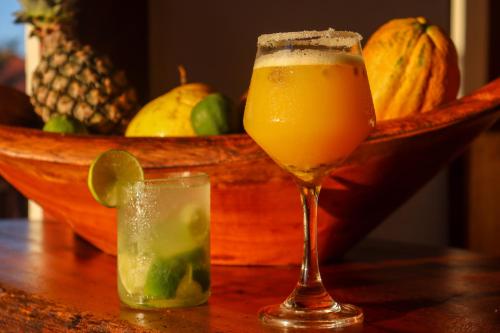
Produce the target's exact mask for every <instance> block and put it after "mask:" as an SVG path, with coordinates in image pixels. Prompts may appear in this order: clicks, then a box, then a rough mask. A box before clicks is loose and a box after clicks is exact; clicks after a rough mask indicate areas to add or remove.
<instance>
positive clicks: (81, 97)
mask: <svg viewBox="0 0 500 333" xmlns="http://www.w3.org/2000/svg"><path fill="white" fill-rule="evenodd" d="M42 54H43V55H42V58H41V59H40V63H39V64H38V66H37V68H36V69H35V71H34V73H33V77H32V94H31V103H32V104H33V106H34V108H35V112H36V113H37V114H39V115H40V116H41V117H42V119H43V120H44V122H47V121H48V120H49V119H50V118H51V117H52V116H53V115H55V114H64V115H68V116H72V117H74V118H76V119H78V120H80V121H81V122H82V123H84V124H85V126H86V127H87V128H88V129H89V130H90V131H91V132H94V133H98V134H109V133H122V132H123V130H124V129H125V128H126V126H127V124H128V122H129V120H130V119H131V118H132V116H133V115H134V114H135V112H136V111H137V109H138V103H137V97H136V94H135V91H134V89H133V88H131V87H130V86H129V85H128V82H127V79H126V77H125V74H124V72H123V71H117V70H115V68H114V67H113V65H112V64H111V62H110V61H109V60H108V58H106V57H103V56H100V55H98V54H97V53H96V52H95V51H94V50H93V49H92V48H91V47H90V46H88V45H87V46H84V47H81V46H80V45H79V43H77V42H74V41H64V42H62V43H59V44H58V45H57V46H56V47H54V48H51V49H50V50H47V49H46V50H45V52H43V53H42Z"/></svg>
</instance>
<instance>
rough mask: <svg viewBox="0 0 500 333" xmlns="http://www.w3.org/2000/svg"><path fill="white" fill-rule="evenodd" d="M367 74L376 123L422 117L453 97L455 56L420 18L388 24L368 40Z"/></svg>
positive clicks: (456, 79)
mask: <svg viewBox="0 0 500 333" xmlns="http://www.w3.org/2000/svg"><path fill="white" fill-rule="evenodd" d="M363 56H364V58H365V64H366V69H367V72H368V79H369V80H370V88H371V91H372V95H373V103H374V105H375V112H376V114H377V121H379V120H387V119H393V118H400V117H406V116H409V115H412V114H415V113H421V112H427V111H430V110H432V109H434V108H435V107H436V106H439V105H441V104H443V103H446V102H449V101H452V100H454V99H455V98H456V96H457V91H458V87H459V84H460V73H459V70H458V60H457V52H456V50H455V46H454V45H453V42H452V41H451V39H450V38H449V37H448V36H447V35H446V33H445V32H444V31H443V30H441V29H440V28H439V27H437V26H435V25H431V24H429V23H428V22H427V21H426V19H425V18H423V17H417V18H406V19H396V20H392V21H389V22H388V23H386V24H384V25H383V26H382V27H380V28H379V29H378V30H377V31H376V32H375V33H374V34H373V35H372V36H371V37H370V40H368V43H367V44H366V46H365V48H364V50H363Z"/></svg>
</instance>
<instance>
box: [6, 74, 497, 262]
mask: <svg viewBox="0 0 500 333" xmlns="http://www.w3.org/2000/svg"><path fill="white" fill-rule="evenodd" d="M499 109H500V79H497V80H495V81H493V82H491V83H490V84H488V85H486V86H484V87H483V88H481V89H479V90H477V91H476V92H474V93H473V94H471V95H470V96H468V97H465V98H462V99H460V100H458V101H455V102H453V103H450V104H448V105H446V106H443V107H442V108H440V109H439V110H433V111H431V112H428V113H425V114H419V115H416V116H413V117H410V118H406V119H400V120H391V121H386V122H380V123H379V124H378V125H377V130H376V131H375V132H374V133H373V134H372V135H371V136H370V137H369V138H368V139H367V140H366V142H364V143H363V144H362V145H361V146H360V147H359V149H358V150H357V151H356V152H355V153H354V154H353V155H352V156H351V157H350V159H349V160H347V161H346V162H345V163H344V164H343V165H342V166H341V167H340V168H339V169H338V170H337V171H336V172H335V173H334V174H332V175H331V177H330V178H329V179H328V180H327V181H326V182H325V184H324V186H323V190H322V192H321V196H320V211H319V228H318V230H319V255H320V258H321V260H322V261H327V260H331V259H333V258H336V257H339V256H341V255H342V254H343V253H344V252H345V251H347V250H348V249H349V248H350V247H351V246H352V245H354V244H355V243H356V242H357V241H359V240H360V239H361V238H363V237H364V236H365V235H366V234H367V233H368V232H370V231H371V230H372V229H373V228H374V227H375V226H376V225H378V224H379V223H380V222H381V221H383V219H384V218H385V217H386V216H388V215H389V214H390V213H391V212H392V211H394V210H395V209H396V208H397V207H398V206H399V205H401V204H402V203H403V202H404V201H406V200H407V199H408V198H409V197H410V196H411V195H412V194H413V193H414V192H416V191H417V190H418V189H419V188H420V187H422V186H423V185H424V184H425V183H426V182H427V181H428V180H429V179H431V178H432V177H433V176H434V175H435V174H436V173H437V172H438V171H439V170H440V169H441V168H442V167H443V166H445V165H446V164H447V163H448V162H449V161H450V160H451V159H452V158H454V157H455V156H457V155H458V154H459V153H460V152H462V151H463V150H464V148H465V147H466V146H467V145H468V144H469V143H470V142H471V141H472V140H473V139H474V138H475V137H476V136H477V135H479V134H480V133H481V132H482V131H484V130H485V129H487V128H488V127H489V126H491V125H492V124H493V123H494V122H495V121H496V120H497V119H498V118H499V116H500V112H499ZM111 148H119V149H125V150H128V151H130V152H132V153H133V154H134V155H136V156H137V157H138V158H139V160H140V161H141V163H142V165H143V167H144V169H145V172H146V175H147V176H148V177H161V176H162V175H164V174H165V173H168V172H172V171H179V170H194V171H203V172H206V173H208V174H209V175H210V178H211V183H212V233H211V237H212V238H211V241H212V261H213V263H216V264H265V265H267V264H273V265H275V264H292V263H293V264H296V263H299V262H300V258H301V251H302V221H301V216H302V212H301V208H300V201H299V195H298V191H297V189H296V187H295V185H294V183H293V181H292V179H291V177H290V176H288V175H287V174H286V173H285V172H283V171H282V170H281V169H280V168H279V167H277V166H276V164H275V163H274V162H272V161H271V160H270V159H269V158H268V157H267V155H266V154H265V153H264V152H263V151H262V150H261V149H260V148H259V147H258V146H257V145H256V144H255V143H254V142H253V141H252V140H251V139H250V138H249V137H248V136H247V135H228V136H214V137H197V138H124V137H104V136H90V137H89V136H73V135H66V136H64V135H59V134H51V133H45V132H42V131H40V130H36V129H29V128H21V127H14V126H6V125H0V174H1V175H2V176H3V177H4V178H5V179H7V180H8V181H9V182H10V183H11V184H13V185H14V186H15V187H16V188H17V189H18V190H19V191H21V192H22V193H23V194H24V195H25V196H26V197H28V198H30V199H32V200H34V201H35V202H37V203H38V204H40V205H41V206H42V207H43V208H44V211H45V213H46V214H47V215H48V216H50V217H51V218H54V219H56V220H59V221H65V222H66V223H69V225H71V227H72V228H73V230H74V231H75V232H76V233H77V234H78V235H80V236H81V237H83V238H85V239H86V240H88V241H89V242H91V243H92V244H94V245H95V246H97V247H98V248H100V249H102V250H103V251H105V252H107V253H110V254H114V253H115V251H116V222H115V210H114V209H107V208H104V207H102V206H100V205H99V204H97V203H96V202H95V201H94V199H93V198H92V197H91V195H90V193H89V191H88V189H87V183H86V179H87V171H88V168H89V165H90V163H91V161H92V160H93V159H94V157H96V156H97V155H98V154H99V153H101V152H102V151H105V150H108V149H111Z"/></svg>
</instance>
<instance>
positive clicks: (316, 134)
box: [244, 49, 375, 183]
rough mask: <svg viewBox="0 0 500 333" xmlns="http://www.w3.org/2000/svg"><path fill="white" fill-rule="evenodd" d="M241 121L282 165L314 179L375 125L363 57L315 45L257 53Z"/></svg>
mask: <svg viewBox="0 0 500 333" xmlns="http://www.w3.org/2000/svg"><path fill="white" fill-rule="evenodd" d="M244 124H245V129H246V131H247V132H248V134H249V135H250V136H251V137H252V138H253V139H254V140H255V141H256V142H257V143H258V144H259V145H260V146H261V147H262V149H264V150H265V151H266V152H267V153H268V154H269V156H271V158H273V159H274V160H275V161H276V162H277V163H278V164H280V165H281V166H282V167H283V168H285V169H286V170H287V171H289V172H291V173H292V174H294V175H295V176H296V177H297V178H299V179H301V180H303V181H305V182H313V183H319V180H320V178H321V177H322V176H323V175H324V174H325V171H326V170H330V169H332V168H333V167H335V165H336V164H338V163H339V162H341V161H342V160H343V159H344V158H345V157H346V156H348V155H349V154H350V153H351V152H352V151H353V150H354V149H355V148H356V147H357V146H358V145H359V143H360V142H361V141H362V140H364V139H365V138H366V136H367V135H368V133H369V132H370V131H371V130H372V128H373V127H374V125H375V116H374V109H373V103H372V98H371V94H370V88H369V86H368V79H367V75H366V69H365V65H364V62H363V58H362V57H361V56H360V55H357V54H345V53H342V52H338V51H336V50H315V49H311V50H298V51H295V50H292V51H291V50H288V49H285V50H279V51H276V52H274V53H270V54H263V55H261V56H257V58H256V61H255V65H254V70H253V75H252V80H251V83H250V90H249V94H248V99H247V105H246V110H245V117H244ZM352 124H356V126H352Z"/></svg>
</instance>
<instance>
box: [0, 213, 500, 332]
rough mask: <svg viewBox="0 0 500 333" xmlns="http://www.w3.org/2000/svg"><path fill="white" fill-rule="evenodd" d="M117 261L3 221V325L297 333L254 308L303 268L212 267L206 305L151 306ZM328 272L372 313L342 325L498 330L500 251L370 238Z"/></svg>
mask: <svg viewBox="0 0 500 333" xmlns="http://www.w3.org/2000/svg"><path fill="white" fill-rule="evenodd" d="M115 264H116V263H115V258H114V257H112V256H109V255H106V254H104V253H103V252H100V251H99V250H97V249H96V248H94V247H92V246H91V245H89V244H88V243H87V242H85V241H83V240H82V239H80V238H79V237H78V236H75V235H74V234H73V232H72V231H71V229H70V228H69V227H67V226H66V225H64V224H61V223H53V222H48V221H45V222H44V223H40V222H34V221H32V222H29V223H28V222H26V221H25V220H20V221H12V222H0V331H1V332H68V331H84V332H150V331H151V332H156V331H162V332H176V333H177V332H178V333H184V332H218V333H223V332H235V333H237V332H294V331H293V330H279V329H271V328H267V327H264V326H262V325H261V324H260V322H259V321H258V320H257V316H256V312H257V310H258V309H259V308H260V307H261V306H263V305H266V304H270V303H276V302H280V301H282V300H283V298H284V297H285V296H287V294H288V293H289V292H290V291H291V289H292V288H293V286H294V284H295V282H296V280H297V277H298V272H299V268H298V267H297V266H276V267H271V266H267V267H266V266H246V267H245V266H213V270H212V280H213V286H212V296H211V298H210V300H209V303H208V304H206V305H203V306H198V307H194V308H185V309H175V310H164V311H155V312H147V311H135V310H129V309H127V308H126V307H122V306H120V304H119V301H118V297H117V293H116V269H115ZM322 273H323V280H324V282H325V285H326V287H327V289H328V290H329V291H330V292H331V293H332V295H334V297H335V298H336V299H337V300H339V301H343V302H352V303H354V304H357V305H359V306H361V307H362V308H363V310H364V312H365V316H366V318H365V323H364V324H363V325H361V326H356V327H351V328H349V329H347V330H340V331H336V332H368V333H369V332H454V333H461V332H492V333H493V332H500V259H499V258H493V257H484V256H479V255H475V254H473V253H470V252H466V251H460V250H447V249H442V250H437V249H433V248H427V247H422V246H415V245H404V244H400V243H388V242H380V241H379V242H377V241H364V242H362V243H361V244H360V245H359V246H357V247H356V248H354V249H353V250H352V251H351V252H350V253H349V254H348V256H347V258H346V259H345V260H344V261H343V262H341V263H337V264H336V265H328V266H323V267H322ZM299 332H304V331H303V330H302V331H300V330H299ZM323 332H324V331H323Z"/></svg>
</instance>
